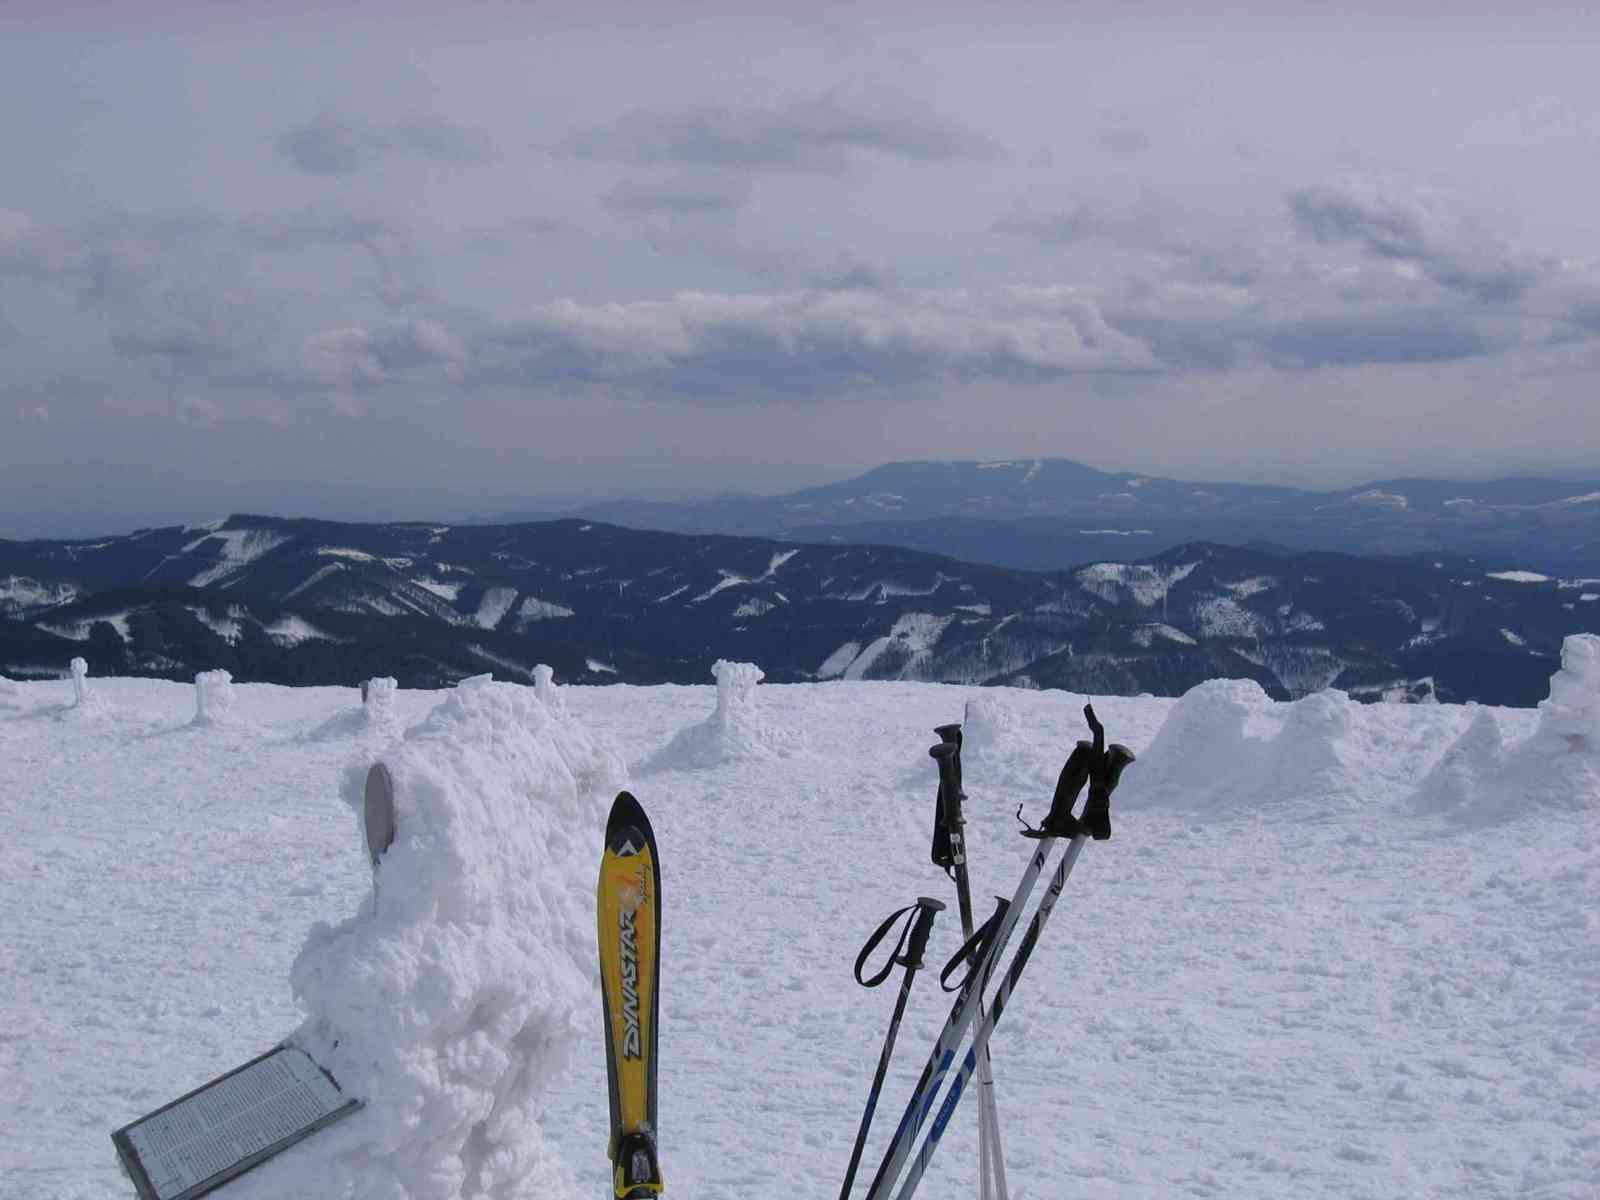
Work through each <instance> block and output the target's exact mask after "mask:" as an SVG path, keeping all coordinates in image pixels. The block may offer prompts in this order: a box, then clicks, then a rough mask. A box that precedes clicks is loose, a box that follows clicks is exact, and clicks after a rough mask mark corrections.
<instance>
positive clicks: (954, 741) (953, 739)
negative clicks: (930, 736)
mask: <svg viewBox="0 0 1600 1200" xmlns="http://www.w3.org/2000/svg"><path fill="white" fill-rule="evenodd" d="M933 731H934V732H935V733H937V734H938V735H939V740H940V741H941V742H949V743H950V744H951V745H953V746H955V748H956V787H958V788H959V787H960V786H961V744H962V741H963V740H964V737H965V735H964V734H963V733H962V732H961V726H960V725H935V726H934V727H933Z"/></svg>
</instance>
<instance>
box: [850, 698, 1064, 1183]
mask: <svg viewBox="0 0 1600 1200" xmlns="http://www.w3.org/2000/svg"><path fill="white" fill-rule="evenodd" d="M1085 711H1086V713H1088V714H1089V715H1091V716H1092V714H1093V710H1092V709H1085ZM1089 754H1090V746H1089V743H1088V742H1079V743H1078V745H1077V746H1076V747H1075V748H1074V749H1073V751H1072V754H1071V755H1070V756H1069V757H1068V758H1067V761H1066V765H1064V766H1063V767H1062V768H1061V775H1060V778H1058V779H1057V780H1056V795H1055V801H1054V803H1053V805H1052V808H1051V811H1052V812H1054V811H1056V809H1058V808H1064V809H1065V810H1066V811H1067V812H1068V814H1069V815H1070V813H1071V809H1072V805H1073V803H1074V802H1075V801H1076V800H1077V798H1078V793H1079V792H1081V791H1082V790H1083V785H1084V784H1085V783H1086V782H1088V778H1089V770H1088V758H1089ZM1055 838H1056V834H1054V833H1049V832H1046V833H1044V834H1043V836H1042V840H1041V841H1040V843H1039V848H1038V849H1037V850H1035V851H1034V852H1033V856H1032V857H1031V858H1030V859H1029V860H1028V866H1027V868H1026V869H1025V870H1024V871H1023V873H1022V879H1021V880H1020V881H1019V882H1018V884H1017V890H1016V894H1015V895H1014V896H1013V897H1012V899H1011V900H1010V902H1009V903H1008V902H1006V901H1001V903H1002V905H1004V907H1003V908H1002V909H1001V910H1000V911H999V912H997V914H996V915H995V917H993V918H991V922H992V924H990V925H988V926H986V930H987V937H986V940H985V943H984V945H983V946H982V947H981V948H980V949H979V960H980V961H979V964H978V967H977V969H975V970H973V971H972V972H970V973H969V974H968V977H967V981H966V983H965V984H963V986H962V987H961V989H960V990H959V991H958V993H957V995H956V999H955V1003H954V1004H953V1005H952V1006H951V1009H950V1015H949V1017H947V1018H946V1019H945V1024H944V1028H943V1029H942V1030H940V1032H939V1036H938V1038H937V1039H936V1040H935V1042H934V1045H933V1050H932V1051H931V1052H930V1053H929V1055H928V1061H927V1062H926V1063H925V1064H924V1065H923V1068H922V1075H921V1076H920V1077H919V1078H918V1080H917V1084H916V1087H915V1088H914V1089H913V1090H912V1093H911V1099H910V1100H909V1101H908V1102H907V1103H906V1108H905V1112H904V1113H902V1114H901V1117H900V1124H899V1125H898V1126H896V1128H895V1132H894V1137H893V1139H891V1141H890V1143H889V1148H888V1150H887V1151H886V1152H885V1153H884V1157H883V1161H882V1162H880V1163H879V1164H878V1172H877V1174H876V1175H875V1176H874V1177H873V1180H872V1186H871V1187H869V1188H868V1189H867V1200H883V1198H884V1197H885V1196H886V1195H887V1194H888V1189H889V1188H891V1187H893V1186H894V1181H895V1180H896V1179H897V1178H898V1177H899V1175H900V1171H901V1169H902V1168H903V1167H904V1166H905V1161H906V1158H907V1157H908V1156H909V1155H910V1153H911V1144H912V1142H913V1141H914V1140H915V1138H916V1136H917V1134H918V1133H919V1132H920V1131H921V1129H922V1123H923V1121H924V1120H926V1119H927V1116H928V1110H929V1109H930V1108H932V1107H933V1100H934V1095H935V1093H936V1092H937V1090H938V1086H939V1083H940V1081H941V1080H943V1078H944V1075H945V1072H947V1071H948V1070H949V1069H950V1066H951V1064H952V1063H953V1062H954V1061H955V1051H956V1047H957V1046H958V1045H960V1044H961V1040H962V1038H964V1037H965V1036H966V1033H967V1030H968V1029H969V1028H970V1027H971V1025H972V1021H973V1017H974V1016H975V1015H976V1007H977V1000H978V998H979V994H980V992H981V988H980V987H979V986H978V985H979V983H980V982H981V980H982V979H983V978H985V976H986V974H987V972H988V970H989V964H990V963H992V962H993V961H994V960H996V959H998V958H999V956H1000V955H1001V954H1002V953H1003V952H1004V951H1005V947H1006V943H1007V941H1009V940H1010V937H1011V931H1012V929H1013V928H1014V927H1015V925H1016V921H1017V917H1018V916H1019V915H1020V914H1021V912H1022V906H1023V905H1024V904H1025V903H1027V900H1028V897H1029V895H1031V894H1032V892H1033V887H1034V884H1035V883H1037V882H1038V879H1039V874H1040V872H1042V871H1043V870H1044V864H1045V862H1046V860H1047V859H1048V858H1049V856H1050V849H1051V846H1052V845H1053V844H1054V842H1055Z"/></svg>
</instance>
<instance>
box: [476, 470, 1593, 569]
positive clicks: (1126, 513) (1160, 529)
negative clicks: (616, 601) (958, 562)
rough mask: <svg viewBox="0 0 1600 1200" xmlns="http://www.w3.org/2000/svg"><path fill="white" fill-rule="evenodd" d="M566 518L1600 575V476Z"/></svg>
mask: <svg viewBox="0 0 1600 1200" xmlns="http://www.w3.org/2000/svg"><path fill="white" fill-rule="evenodd" d="M575 515H578V516H582V517H585V518H588V519H591V520H599V521H607V522H611V523H613V524H618V525H625V526H628V527H630V528H635V529H660V530H667V531H671V532H676V533H726V534H738V535H743V536H754V537H776V538H788V539H792V540H801V541H810V542H834V543H861V542H871V543H881V544H885V545H896V546H905V547H908V548H912V549H918V550H927V551H929V552H932V553H939V554H947V555H950V556H952V557H954V558H959V559H962V560H964V561H969V562H987V563H993V564H995V565H997V566H1008V567H1019V568H1022V569H1025V570H1046V571H1048V570H1063V569H1066V568H1069V567H1073V566H1077V565H1079V564H1082V563H1085V562H1093V561H1097V560H1106V559H1109V560H1115V561H1123V562H1131V561H1137V560H1139V559H1143V558H1146V557H1148V556H1150V555H1153V554H1157V553H1159V552H1161V551H1163V550H1165V549H1166V548H1168V547H1169V546H1177V545H1182V544H1184V543H1186V542H1201V541H1205V542H1218V543H1223V544H1228V545H1261V546H1264V547H1279V548H1284V549H1289V550H1327V551H1333V552H1337V553H1344V554H1383V555H1395V554H1441V553H1442V554H1461V555H1473V556H1477V557H1480V558H1483V559H1485V560H1498V561H1499V563H1500V565H1501V566H1503V567H1525V568H1529V569H1533V570H1537V571H1541V572H1546V573H1553V574H1591V575H1600V480H1588V481H1560V480H1548V479H1499V480H1491V481H1487V482H1456V481H1449V480H1437V479H1390V480H1383V481H1378V482H1373V483H1367V484H1362V485H1361V486H1359V487H1351V488H1344V489H1341V490H1338V491H1313V490H1309V489H1304V488H1292V487H1270V486H1264V485H1254V484H1239V483H1194V482H1185V481H1183V480H1177V479H1167V478H1163V477H1160V476H1155V475H1144V474H1136V473H1130V472H1125V471H1124V472H1112V471H1101V470H1097V469H1095V468H1093V467H1089V466H1085V465H1084V464H1082V463H1077V462H1073V461H1071V460H1069V459H1061V458H1039V459H1009V460H1003V461H994V462H976V461H969V462H901V463H890V464H887V465H885V466H881V467H878V468H876V469H874V470H871V471H868V472H866V473H865V474H862V475H859V476H856V477H854V478H851V479H846V480H843V481H841V482H838V483H832V484H828V485H826V486H824V487H816V488H808V489H805V490H803V491H797V492H790V493H787V494H785V495H780V496H770V497H754V496H729V497H723V498H720V499H717V500H711V501H706V502H703V503H698V504H666V503H651V502H642V501H616V502H611V503H605V504H595V505H590V506H588V507H586V508H584V509H582V510H580V511H579V512H578V513H577V514H575ZM504 519H506V518H502V520H504Z"/></svg>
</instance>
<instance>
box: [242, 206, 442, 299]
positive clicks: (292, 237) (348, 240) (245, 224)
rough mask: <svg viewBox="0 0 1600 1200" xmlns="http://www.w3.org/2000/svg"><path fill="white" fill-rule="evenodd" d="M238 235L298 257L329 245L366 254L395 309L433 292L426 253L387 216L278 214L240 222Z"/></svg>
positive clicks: (382, 294)
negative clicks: (424, 254) (425, 261)
mask: <svg viewBox="0 0 1600 1200" xmlns="http://www.w3.org/2000/svg"><path fill="white" fill-rule="evenodd" d="M234 231H235V233H236V236H237V237H238V238H239V239H240V240H241V241H242V242H243V243H244V244H245V245H246V246H248V247H249V248H251V249H256V250H268V251H276V252H283V253H294V252H299V251H305V250H313V249H317V248H322V247H328V246H334V247H354V248H357V249H360V250H363V251H365V252H366V253H367V255H368V256H369V257H370V259H371V261H372V265H373V266H374V267H376V268H377V271H378V278H377V280H376V283H375V286H374V288H373V292H374V294H375V295H376V297H377V298H378V299H379V300H380V301H381V302H382V303H384V304H385V305H387V306H388V307H390V308H396V309H404V308H409V307H411V306H413V305H415V304H418V303H420V302H422V301H424V300H427V299H429V298H430V296H431V294H432V293H431V289H430V288H429V286H428V284H427V282H426V275H427V272H426V269H425V265H424V262H423V256H422V253H421V251H420V250H419V249H418V247H417V245H416V244H415V240H414V239H413V237H412V235H411V233H410V231H408V230H407V229H405V228H403V227H402V226H400V225H397V224H395V223H394V222H393V221H390V220H387V219H385V218H382V217H375V216H370V215H362V214H356V213H348V212H343V213H339V212H333V213H329V212H316V211H303V212H293V213H276V214H271V215H256V216H248V217H244V218H241V219H240V220H239V221H238V222H236V224H235V226H234Z"/></svg>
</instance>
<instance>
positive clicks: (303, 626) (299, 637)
mask: <svg viewBox="0 0 1600 1200" xmlns="http://www.w3.org/2000/svg"><path fill="white" fill-rule="evenodd" d="M264 628H265V629H266V631H267V636H268V637H270V638H272V639H273V640H274V641H278V642H282V643H284V644H285V645H289V646H298V645H299V644H300V643H301V642H308V641H312V640H314V639H318V638H320V639H322V640H324V641H330V640H332V639H331V638H330V637H329V635H328V634H326V633H324V632H323V631H322V630H320V629H318V628H317V627H316V626H315V625H313V624H311V622H310V621H307V620H306V619H305V618H304V617H296V616H287V617H283V618H280V619H279V620H277V621H274V622H273V623H272V624H271V625H267V626H265V627H264Z"/></svg>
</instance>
